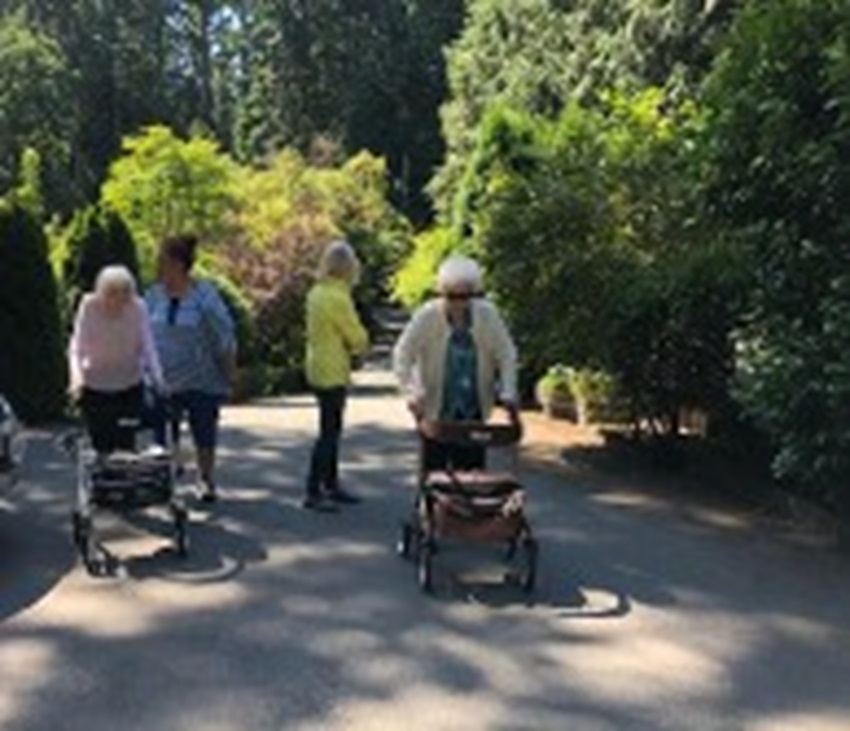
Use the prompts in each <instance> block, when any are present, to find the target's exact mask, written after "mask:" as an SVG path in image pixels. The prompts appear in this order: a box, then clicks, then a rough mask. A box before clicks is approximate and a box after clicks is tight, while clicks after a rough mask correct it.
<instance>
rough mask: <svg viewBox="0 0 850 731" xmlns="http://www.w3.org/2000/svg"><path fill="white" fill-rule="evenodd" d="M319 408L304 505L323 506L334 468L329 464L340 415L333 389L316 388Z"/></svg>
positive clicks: (309, 506) (308, 506)
mask: <svg viewBox="0 0 850 731" xmlns="http://www.w3.org/2000/svg"><path fill="white" fill-rule="evenodd" d="M315 394H316V402H317V405H318V408H319V433H318V435H317V437H316V441H315V443H314V444H313V451H312V454H311V455H310V472H309V474H308V476H307V494H306V496H305V498H304V507H306V508H322V507H323V495H322V488H323V487H324V486H325V485H326V484H327V479H328V477H329V475H331V474H332V469H331V467H330V466H329V465H330V461H331V459H332V458H333V453H334V448H333V439H334V436H333V433H334V431H335V429H336V423H337V421H339V420H340V419H339V417H338V416H337V415H336V413H335V412H336V401H337V400H336V399H335V394H334V390H333V389H323V388H322V389H319V388H317V389H315Z"/></svg>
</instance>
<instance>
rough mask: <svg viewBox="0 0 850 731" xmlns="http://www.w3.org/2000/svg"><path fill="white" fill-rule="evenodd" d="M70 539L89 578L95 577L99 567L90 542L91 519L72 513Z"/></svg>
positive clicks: (75, 512) (91, 541)
mask: <svg viewBox="0 0 850 731" xmlns="http://www.w3.org/2000/svg"><path fill="white" fill-rule="evenodd" d="M71 539H72V541H73V544H74V548H76V549H77V553H78V554H79V556H80V559H82V562H83V564H84V565H85V567H86V571H87V572H88V573H89V575H91V576H97V575H98V574H99V567H98V562H97V557H96V556H95V547H94V545H93V540H92V522H91V518H87V517H84V516H83V515H82V514H80V513H79V512H77V511H74V513H73V514H72V515H71Z"/></svg>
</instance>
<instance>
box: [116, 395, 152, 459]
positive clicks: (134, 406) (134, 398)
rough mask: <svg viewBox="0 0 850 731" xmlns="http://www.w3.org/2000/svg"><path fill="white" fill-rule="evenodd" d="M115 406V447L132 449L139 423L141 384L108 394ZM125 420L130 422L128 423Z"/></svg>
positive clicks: (141, 400) (141, 402)
mask: <svg viewBox="0 0 850 731" xmlns="http://www.w3.org/2000/svg"><path fill="white" fill-rule="evenodd" d="M110 397H111V400H112V402H113V404H114V408H115V436H114V440H113V445H114V447H115V449H120V450H123V451H128V452H129V451H132V450H134V449H135V448H136V432H137V431H138V426H137V425H139V426H140V425H141V418H142V406H143V402H144V399H143V393H142V387H141V385H138V386H133V387H132V388H128V389H127V390H126V391H119V392H117V393H115V394H110ZM126 422H132V425H128V424H127V423H126Z"/></svg>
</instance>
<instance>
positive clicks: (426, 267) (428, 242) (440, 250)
mask: <svg viewBox="0 0 850 731" xmlns="http://www.w3.org/2000/svg"><path fill="white" fill-rule="evenodd" d="M459 248H460V246H459V243H458V242H457V237H456V236H455V235H454V233H453V232H452V231H451V230H450V229H448V228H444V227H435V228H432V229H429V230H427V231H424V232H422V233H421V234H419V235H418V236H417V237H416V238H415V239H414V241H413V251H412V252H411V254H410V256H408V257H407V259H405V261H404V263H403V264H402V266H401V267H400V268H399V269H398V271H397V272H396V274H395V277H394V278H393V295H394V297H395V298H396V299H397V300H398V301H399V302H401V303H402V304H403V305H405V306H407V307H410V308H413V307H416V306H417V305H420V304H422V303H423V302H424V301H425V300H427V299H428V298H429V297H430V296H431V295H433V294H434V289H435V282H436V278H437V270H438V269H439V267H440V263H441V262H442V261H443V260H444V259H445V258H446V257H447V256H449V254H451V253H452V252H454V251H456V250H458V249H459Z"/></svg>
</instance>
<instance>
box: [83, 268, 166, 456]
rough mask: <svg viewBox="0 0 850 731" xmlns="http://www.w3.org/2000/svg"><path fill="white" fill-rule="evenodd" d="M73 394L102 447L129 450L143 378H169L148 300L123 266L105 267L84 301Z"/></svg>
mask: <svg viewBox="0 0 850 731" xmlns="http://www.w3.org/2000/svg"><path fill="white" fill-rule="evenodd" d="M69 360H70V367H71V394H72V396H73V397H74V398H75V399H77V400H79V403H80V406H81V408H82V411H83V418H84V419H85V422H86V428H87V429H88V432H89V435H90V437H91V440H92V446H93V447H94V448H95V450H96V451H98V452H106V453H108V452H113V451H116V450H129V449H132V448H133V446H134V431H133V430H132V429H126V428H121V424H120V422H121V421H122V420H123V419H137V418H138V417H139V415H140V413H141V411H142V405H143V391H142V382H143V380H144V378H145V377H146V376H147V377H148V378H149V379H150V381H151V382H152V383H153V385H154V386H156V387H161V385H162V383H163V378H162V368H161V367H160V363H159V358H158V357H157V352H156V348H155V347H154V342H153V335H152V334H151V327H150V322H149V320H148V316H147V310H146V308H145V305H144V302H143V301H142V300H141V299H140V298H139V297H138V295H137V292H136V282H135V280H134V279H133V275H132V274H130V272H129V270H127V269H126V268H125V267H122V266H109V267H106V268H104V269H103V270H102V271H101V272H100V274H99V275H98V277H97V283H96V284H95V290H94V292H92V293H91V294H87V295H85V296H84V297H83V299H82V301H81V302H80V306H79V309H78V310H77V317H76V321H75V323H74V334H73V336H72V338H71V346H70V352H69Z"/></svg>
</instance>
